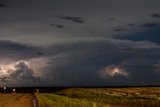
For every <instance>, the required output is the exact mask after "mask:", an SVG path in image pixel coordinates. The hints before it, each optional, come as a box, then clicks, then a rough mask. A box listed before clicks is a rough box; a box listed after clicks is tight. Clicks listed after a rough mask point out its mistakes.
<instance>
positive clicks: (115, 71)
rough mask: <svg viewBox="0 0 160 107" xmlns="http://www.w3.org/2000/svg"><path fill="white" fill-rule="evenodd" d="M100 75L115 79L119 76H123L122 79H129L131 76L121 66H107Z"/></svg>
mask: <svg viewBox="0 0 160 107" xmlns="http://www.w3.org/2000/svg"><path fill="white" fill-rule="evenodd" d="M98 73H99V74H100V76H101V77H103V78H107V79H109V78H113V77H117V76H121V77H128V76H129V73H128V72H127V71H126V70H125V69H123V68H121V67H119V66H113V65H111V66H107V67H106V68H104V69H102V70H100V71H98Z"/></svg>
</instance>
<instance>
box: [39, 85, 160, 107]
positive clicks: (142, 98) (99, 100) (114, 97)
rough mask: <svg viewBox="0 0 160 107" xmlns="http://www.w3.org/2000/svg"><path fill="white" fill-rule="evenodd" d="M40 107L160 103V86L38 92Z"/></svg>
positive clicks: (91, 106) (88, 106)
mask: <svg viewBox="0 0 160 107" xmlns="http://www.w3.org/2000/svg"><path fill="white" fill-rule="evenodd" d="M36 96H37V98H38V100H39V105H40V107H67V106H68V107H82V106H83V107H93V105H94V104H98V105H99V106H98V107H100V105H103V104H108V103H109V104H142V105H160V88H159V87H155V88H154V87H151V88H150V87H148V88H146V87H145V88H88V89H87V88H68V89H65V90H62V91H58V92H55V93H52V94H47V93H46V94H41V93H40V94H36Z"/></svg>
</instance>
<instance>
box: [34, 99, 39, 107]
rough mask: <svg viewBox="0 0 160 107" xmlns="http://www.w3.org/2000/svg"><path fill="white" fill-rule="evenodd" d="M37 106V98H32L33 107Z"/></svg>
mask: <svg viewBox="0 0 160 107" xmlns="http://www.w3.org/2000/svg"><path fill="white" fill-rule="evenodd" d="M37 105H38V100H37V98H34V99H33V107H38V106H37Z"/></svg>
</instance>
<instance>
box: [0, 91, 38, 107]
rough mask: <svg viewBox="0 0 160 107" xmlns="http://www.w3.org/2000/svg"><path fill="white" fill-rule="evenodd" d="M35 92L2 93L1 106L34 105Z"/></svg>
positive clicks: (19, 106)
mask: <svg viewBox="0 0 160 107" xmlns="http://www.w3.org/2000/svg"><path fill="white" fill-rule="evenodd" d="M34 97H35V96H34V94H23V93H22V94H19V93H11V94H0V107H33V99H34Z"/></svg>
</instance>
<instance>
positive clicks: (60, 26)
mask: <svg viewBox="0 0 160 107" xmlns="http://www.w3.org/2000/svg"><path fill="white" fill-rule="evenodd" d="M49 26H53V27H56V28H59V29H61V28H64V26H63V25H59V24H49Z"/></svg>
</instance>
